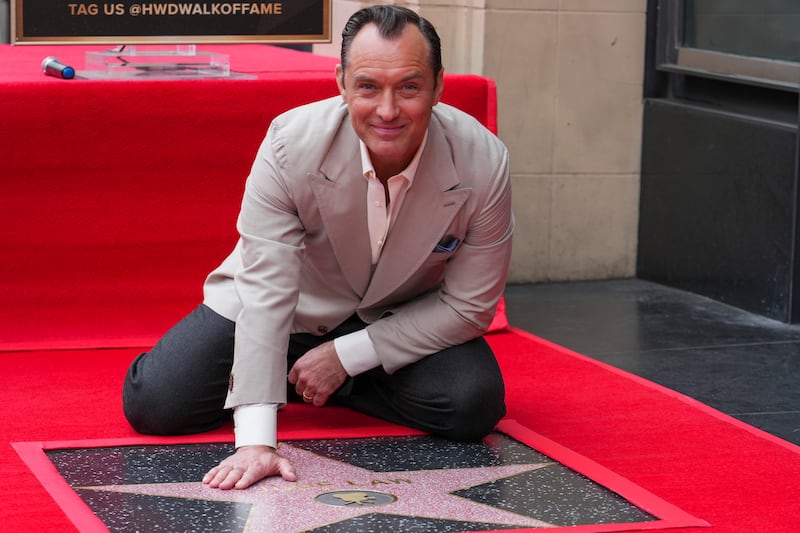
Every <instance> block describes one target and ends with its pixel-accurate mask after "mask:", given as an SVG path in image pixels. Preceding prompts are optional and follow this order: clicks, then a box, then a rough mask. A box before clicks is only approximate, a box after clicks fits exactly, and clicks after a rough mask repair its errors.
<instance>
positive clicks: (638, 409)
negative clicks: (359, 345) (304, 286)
mask: <svg viewBox="0 0 800 533" xmlns="http://www.w3.org/2000/svg"><path fill="white" fill-rule="evenodd" d="M488 339H489V343H490V344H491V346H492V348H494V350H495V352H496V353H497V354H498V359H499V362H500V366H501V369H502V371H503V374H504V376H505V380H506V387H507V398H506V399H507V404H508V411H509V412H508V418H509V419H513V420H516V421H517V422H518V423H520V424H522V425H524V426H526V427H528V428H529V429H531V430H533V431H536V432H537V433H540V434H542V435H544V436H545V437H547V438H549V439H552V440H554V441H556V442H557V443H559V444H561V445H563V446H566V447H567V448H569V449H571V450H573V451H574V452H576V453H578V454H581V455H583V456H586V457H587V458H588V459H590V460H592V461H595V462H597V463H599V464H600V465H602V466H604V467H606V468H608V469H610V470H612V471H613V472H616V473H617V474H619V475H620V476H622V477H624V478H627V479H628V480H630V481H631V482H633V483H635V484H637V485H639V486H641V487H642V488H644V489H645V490H648V491H650V492H652V493H653V494H655V495H656V496H658V497H660V498H662V499H664V500H666V501H667V502H669V503H671V504H673V505H675V506H677V507H679V508H680V509H682V510H684V511H686V512H687V513H690V514H692V515H694V516H695V517H697V518H699V519H703V520H706V521H707V522H709V523H710V524H711V526H712V527H711V528H708V529H699V528H693V529H681V530H680V531H685V532H690V531H692V532H697V533H702V532H704V531H710V532H725V533H727V532H732V531H741V532H755V531H759V532H760V531H765V532H767V531H768V532H770V533H780V532H786V533H788V532H794V531H797V516H798V515H800V499H798V498H797V494H798V491H800V448H798V447H797V446H793V445H791V444H788V443H786V442H785V441H782V440H780V439H777V438H776V437H773V436H770V435H767V434H766V433H763V432H761V431H759V430H757V429H754V428H752V427H750V426H747V425H745V424H743V423H741V422H739V421H737V420H735V419H733V418H730V417H728V416H726V415H723V414H721V413H719V412H717V411H714V410H712V409H710V408H708V407H706V406H704V405H702V404H700V403H698V402H696V401H694V400H691V399H689V398H686V397H685V396H681V395H680V394H677V393H675V392H673V391H669V390H666V389H664V388H662V387H659V386H657V385H654V384H652V383H649V382H647V381H644V380H642V379H640V378H637V377H634V376H631V375H629V374H626V373H625V372H622V371H619V370H616V369H613V368H611V367H609V366H607V365H604V364H602V363H598V362H596V361H594V360H591V359H589V358H587V357H584V356H581V355H578V354H574V353H572V352H569V351H568V350H565V349H564V348H560V347H558V346H555V345H553V344H551V343H549V342H546V341H543V340H541V339H537V338H535V337H533V336H531V335H529V334H527V333H524V332H520V331H518V330H513V329H511V330H507V331H505V332H500V333H498V334H495V335H491V336H489V338H488ZM136 353H137V351H136V350H133V349H118V350H82V351H68V350H65V351H38V352H31V353H2V352H0V375H2V376H3V382H4V386H3V387H2V388H0V405H2V406H3V421H2V424H0V444H2V445H0V472H3V475H4V478H5V480H6V483H5V489H4V491H3V497H2V498H0V516H2V517H3V530H4V531H31V530H36V531H58V532H68V531H74V528H73V527H72V526H71V524H70V522H69V521H68V519H67V518H66V516H65V515H64V514H63V512H62V511H61V510H60V509H59V507H58V506H57V505H56V503H55V502H54V501H53V500H52V499H51V498H50V496H49V495H48V494H47V492H46V491H45V489H44V488H43V487H42V485H41V484H40V483H39V482H38V481H37V479H36V478H35V477H34V475H33V474H32V473H31V472H30V471H29V470H28V468H27V467H26V466H25V464H24V463H23V462H22V461H21V459H20V458H19V457H18V456H17V455H16V453H15V452H14V450H13V449H12V448H11V446H10V445H9V443H10V442H28V441H65V440H85V439H115V438H120V439H125V438H133V437H136V435H135V434H134V432H133V431H132V430H131V429H130V427H129V426H128V424H127V423H126V422H125V420H124V418H123V415H122V412H121V399H120V389H121V386H122V379H123V375H124V372H125V369H126V368H127V365H128V363H129V362H130V360H131V359H132V358H133V357H134V356H135V355H136ZM387 427H389V425H388V424H387V423H384V422H380V421H377V420H374V419H371V418H369V417H366V416H363V415H360V414H358V413H354V412H351V411H349V410H346V409H341V408H334V407H325V408H321V409H319V408H314V407H310V406H307V405H299V404H291V405H289V406H288V407H287V409H286V410H284V411H281V413H280V414H279V428H280V430H281V431H283V432H298V431H302V430H313V429H314V428H318V429H321V430H324V429H328V428H341V429H342V430H343V431H347V432H350V431H352V432H353V434H354V435H356V434H359V432H361V433H360V434H363V435H370V434H373V433H374V434H380V433H382V432H385V431H386V429H387ZM213 434H216V435H218V436H219V440H220V441H225V442H230V441H231V440H232V438H233V435H232V430H231V427H230V425H226V426H224V427H223V428H221V429H220V430H217V431H216V432H214V433H213ZM213 434H212V436H213ZM201 437H202V438H203V439H204V440H207V439H208V437H209V435H208V434H206V435H203V436H201ZM167 440H169V439H167ZM179 441H181V442H186V437H182V438H180V439H179ZM676 531H677V530H676Z"/></svg>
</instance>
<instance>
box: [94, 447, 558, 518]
mask: <svg viewBox="0 0 800 533" xmlns="http://www.w3.org/2000/svg"><path fill="white" fill-rule="evenodd" d="M280 451H281V454H282V455H283V456H285V457H286V458H288V459H289V460H290V461H291V462H292V464H293V465H295V467H296V468H297V472H298V481H296V482H293V483H292V482H287V481H284V480H282V479H280V478H277V477H276V478H269V479H266V480H264V481H261V482H260V483H258V484H256V485H254V486H252V487H250V488H249V489H247V490H230V491H222V490H219V489H212V488H209V487H208V486H206V485H203V484H202V483H200V482H196V483H156V484H143V485H104V486H96V487H80V488H83V489H91V490H97V491H108V492H122V493H131V494H147V495H151V496H169V497H174V498H189V499H197V500H213V501H226V502H241V503H250V504H251V505H252V507H251V510H250V516H249V517H248V520H247V530H248V531H281V532H290V531H292V532H295V531H296V532H300V531H308V530H310V529H315V528H318V527H322V526H325V525H329V524H333V523H336V522H339V521H341V520H347V519H349V518H354V517H357V516H360V515H365V514H370V513H376V512H378V513H383V514H392V515H400V516H411V517H424V518H431V519H445V520H460V521H466V522H484V523H489V524H496V525H498V526H517V527H520V528H525V527H554V526H553V524H549V523H547V522H543V521H541V520H535V519H532V518H529V517H526V516H523V515H519V514H516V513H512V512H508V511H503V510H502V509H498V508H496V507H492V506H490V505H485V504H482V503H477V502H474V501H472V500H468V499H465V498H461V497H459V496H454V495H452V494H450V493H451V492H453V491H457V490H460V489H466V488H469V487H473V486H475V485H481V484H484V483H488V482H491V481H494V480H498V479H502V478H506V477H510V476H513V475H516V474H520V473H523V472H529V471H532V470H537V469H539V468H543V467H545V466H548V465H549V464H552V463H535V464H521V465H508V466H493V467H479V468H455V469H441V470H415V471H401V472H373V471H371V470H367V469H365V468H360V467H357V466H353V465H350V464H348V463H344V462H341V461H337V460H334V459H329V458H327V457H323V456H321V455H317V454H315V453H313V452H310V451H307V450H303V449H302V448H296V447H294V446H291V445H288V444H282V445H280ZM339 491H343V492H339ZM331 492H333V493H337V494H339V496H336V497H334V499H338V500H340V501H342V502H343V503H344V505H341V506H334V505H327V504H324V503H320V502H319V501H317V500H315V498H316V497H317V496H319V495H322V494H326V493H331ZM371 492H378V493H383V494H389V495H391V496H394V498H396V499H395V500H393V501H388V502H387V503H385V504H382V505H371V504H370V503H371V502H372V499H371V497H370V495H369V493H371ZM387 500H391V498H387ZM376 501H380V499H378V500H376Z"/></svg>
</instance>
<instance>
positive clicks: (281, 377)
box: [225, 123, 304, 408]
mask: <svg viewBox="0 0 800 533" xmlns="http://www.w3.org/2000/svg"><path fill="white" fill-rule="evenodd" d="M276 128H277V126H276V125H275V123H273V125H272V126H271V127H270V130H269V132H268V133H267V137H266V138H265V140H264V142H263V143H262V145H261V147H260V148H259V151H258V155H257V157H256V160H255V162H254V164H253V167H252V170H251V172H250V175H249V177H248V179H247V182H246V185H245V192H244V198H243V200H242V208H241V211H240V214H239V219H238V222H237V228H238V230H239V234H240V240H241V257H242V265H241V268H240V269H238V270H237V272H236V275H235V277H234V285H235V288H236V292H237V295H238V297H239V300H240V301H241V310H240V311H239V315H238V317H237V318H236V334H235V343H234V362H233V370H232V373H231V381H230V386H229V392H228V397H227V400H226V404H225V406H226V407H228V408H231V407H235V406H237V405H242V404H250V403H278V404H282V403H285V401H286V373H287V369H286V366H287V363H286V352H287V349H288V342H289V333H290V331H291V327H292V317H293V315H294V311H295V308H296V306H297V300H298V296H299V289H298V287H299V272H300V264H301V260H302V254H303V238H304V231H303V226H302V224H301V222H300V219H299V217H298V213H297V209H296V207H295V205H294V202H293V199H292V195H291V191H290V188H289V187H288V184H287V183H286V182H285V181H284V173H283V171H282V170H283V169H282V166H283V165H282V161H281V157H280V150H281V146H280V144H278V143H277V141H276V140H275V138H276V135H275V134H276V131H275V130H276Z"/></svg>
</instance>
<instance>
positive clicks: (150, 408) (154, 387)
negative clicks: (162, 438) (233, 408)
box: [122, 353, 224, 435]
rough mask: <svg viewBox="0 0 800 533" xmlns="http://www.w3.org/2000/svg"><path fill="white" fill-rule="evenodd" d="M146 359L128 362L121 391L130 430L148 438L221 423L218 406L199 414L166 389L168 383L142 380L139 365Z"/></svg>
mask: <svg viewBox="0 0 800 533" xmlns="http://www.w3.org/2000/svg"><path fill="white" fill-rule="evenodd" d="M147 357H148V354H147V353H143V354H140V355H139V356H138V357H137V358H136V359H135V360H134V361H133V363H131V366H130V368H129V369H128V373H127V375H126V376H125V383H124V385H123V389H122V410H123V413H124V414H125V418H126V419H127V420H128V423H129V424H130V425H131V427H133V429H135V430H136V431H137V432H139V433H144V434H148V435H185V434H188V433H200V432H202V431H208V430H211V429H214V428H216V427H219V426H220V425H221V424H222V422H223V420H224V414H223V411H222V409H221V406H220V407H219V408H218V409H214V410H210V411H209V412H202V411H203V410H202V409H198V407H199V406H197V405H194V404H193V403H192V402H191V401H189V399H187V398H185V397H182V395H181V394H180V393H178V392H177V391H176V390H175V388H174V387H170V386H169V385H168V383H166V382H167V381H168V380H165V382H162V381H160V380H156V379H154V377H155V376H153V375H150V376H148V378H149V379H145V377H144V375H143V372H142V363H143V362H144V361H145V359H146V358H147ZM162 377H163V376H162Z"/></svg>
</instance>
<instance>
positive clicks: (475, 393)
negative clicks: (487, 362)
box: [441, 381, 506, 441]
mask: <svg viewBox="0 0 800 533" xmlns="http://www.w3.org/2000/svg"><path fill="white" fill-rule="evenodd" d="M462 391H463V392H462V394H461V395H460V397H454V398H452V412H451V416H450V417H449V418H450V421H449V423H448V424H447V425H446V426H445V430H444V431H443V432H442V433H441V436H443V437H446V438H449V439H453V440H461V441H476V440H480V439H482V438H483V437H485V436H486V435H488V434H489V433H490V432H491V431H492V430H493V429H494V428H495V426H496V425H497V423H498V422H499V421H500V419H501V418H503V416H505V414H506V407H505V392H504V388H503V384H502V381H500V382H499V383H490V384H483V385H481V386H478V387H474V388H467V389H462Z"/></svg>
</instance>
